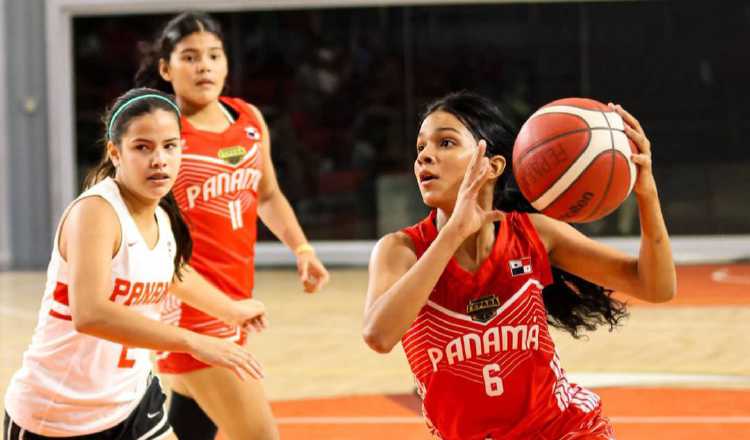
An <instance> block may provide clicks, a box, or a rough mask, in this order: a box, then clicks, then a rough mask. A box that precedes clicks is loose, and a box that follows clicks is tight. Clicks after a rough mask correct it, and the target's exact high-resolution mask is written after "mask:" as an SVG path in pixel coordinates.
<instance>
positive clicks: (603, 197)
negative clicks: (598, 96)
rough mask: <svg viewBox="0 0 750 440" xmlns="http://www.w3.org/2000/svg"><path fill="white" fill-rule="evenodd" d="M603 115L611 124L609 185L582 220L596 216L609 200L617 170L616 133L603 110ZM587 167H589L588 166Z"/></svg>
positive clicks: (608, 123)
mask: <svg viewBox="0 0 750 440" xmlns="http://www.w3.org/2000/svg"><path fill="white" fill-rule="evenodd" d="M602 116H604V120H605V121H607V125H608V126H609V143H610V145H611V147H610V151H611V152H612V159H611V160H610V161H609V162H610V164H609V177H608V178H607V186H605V187H604V193H602V195H601V197H600V198H599V202H598V203H597V204H596V206H595V207H594V209H592V210H591V212H590V213H589V215H587V216H586V217H584V218H583V219H582V220H588V219H590V218H592V217H594V215H595V214H596V213H597V212H598V211H599V208H601V206H602V204H603V203H604V201H605V200H607V194H609V190H610V188H611V187H612V177H613V175H614V172H615V153H616V152H617V149H616V148H615V135H614V133H613V130H612V125H611V124H610V122H609V118H608V117H607V115H605V114H604V112H602ZM592 163H593V161H592ZM589 166H591V164H589ZM586 169H588V167H586ZM629 172H630V170H628V173H629Z"/></svg>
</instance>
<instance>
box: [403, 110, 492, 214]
mask: <svg viewBox="0 0 750 440" xmlns="http://www.w3.org/2000/svg"><path fill="white" fill-rule="evenodd" d="M476 148H477V141H476V140H475V139H474V136H472V134H471V132H470V131H469V130H468V129H467V128H466V126H464V125H463V124H462V123H461V121H459V120H458V118H456V117H455V116H453V115H452V114H450V113H447V112H444V111H436V112H434V113H431V114H430V115H429V116H427V117H426V118H425V120H424V121H423V122H422V126H421V127H420V129H419V134H418V135H417V159H416V160H415V161H414V176H415V177H416V178H417V183H418V184H419V191H420V192H421V193H422V200H424V202H425V204H426V205H427V206H429V207H431V208H441V209H446V210H452V209H453V205H454V204H455V202H456V197H457V196H458V188H459V186H460V185H461V181H462V180H463V177H464V173H465V172H466V167H467V166H468V164H469V161H470V160H471V155H472V153H473V152H474V150H475V149H476Z"/></svg>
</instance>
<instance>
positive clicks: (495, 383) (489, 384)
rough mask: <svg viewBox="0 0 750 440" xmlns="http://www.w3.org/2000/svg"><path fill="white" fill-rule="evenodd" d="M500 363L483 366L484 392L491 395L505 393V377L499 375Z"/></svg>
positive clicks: (495, 395)
mask: <svg viewBox="0 0 750 440" xmlns="http://www.w3.org/2000/svg"><path fill="white" fill-rule="evenodd" d="M499 373H500V365H498V364H487V365H485V366H484V368H482V377H484V392H486V393H487V395H488V396H490V397H497V396H500V395H502V394H503V391H505V390H504V388H503V378H502V377H500V376H499Z"/></svg>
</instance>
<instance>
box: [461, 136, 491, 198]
mask: <svg viewBox="0 0 750 440" xmlns="http://www.w3.org/2000/svg"><path fill="white" fill-rule="evenodd" d="M486 150H487V142H485V141H484V139H482V140H480V141H479V145H478V146H477V148H476V149H475V150H474V153H473V154H472V156H471V160H470V161H469V165H468V166H467V167H466V172H465V173H464V180H463V181H462V182H461V186H463V187H466V188H468V187H470V186H471V184H472V183H474V181H475V179H476V176H477V174H479V172H480V171H481V169H482V164H483V163H484V162H486V160H483V159H484V152H485V151H486Z"/></svg>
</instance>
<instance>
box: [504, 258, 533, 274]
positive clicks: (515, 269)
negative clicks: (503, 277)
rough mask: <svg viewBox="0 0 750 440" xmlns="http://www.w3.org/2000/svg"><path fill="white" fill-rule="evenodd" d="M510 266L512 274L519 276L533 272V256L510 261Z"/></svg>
mask: <svg viewBox="0 0 750 440" xmlns="http://www.w3.org/2000/svg"><path fill="white" fill-rule="evenodd" d="M508 266H510V275H511V276H514V277H518V276H521V275H526V274H530V273H531V257H523V258H520V259H518V260H510V261H508Z"/></svg>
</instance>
